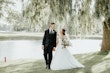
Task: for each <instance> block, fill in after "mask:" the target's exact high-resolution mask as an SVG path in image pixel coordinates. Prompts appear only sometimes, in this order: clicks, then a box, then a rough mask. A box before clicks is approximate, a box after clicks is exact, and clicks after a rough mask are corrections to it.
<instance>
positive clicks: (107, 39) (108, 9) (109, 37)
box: [96, 0, 110, 51]
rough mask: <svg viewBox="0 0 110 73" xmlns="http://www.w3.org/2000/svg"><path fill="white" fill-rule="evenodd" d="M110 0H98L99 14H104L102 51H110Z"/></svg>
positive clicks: (97, 8) (97, 9) (97, 10)
mask: <svg viewBox="0 0 110 73" xmlns="http://www.w3.org/2000/svg"><path fill="white" fill-rule="evenodd" d="M109 5H110V0H97V1H96V13H97V16H104V18H105V20H104V22H103V39H102V45H101V51H110V6H109Z"/></svg>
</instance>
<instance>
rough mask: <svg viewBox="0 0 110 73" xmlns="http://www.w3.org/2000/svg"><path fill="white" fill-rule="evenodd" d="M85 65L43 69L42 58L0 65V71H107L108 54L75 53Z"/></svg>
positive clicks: (62, 72)
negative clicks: (56, 69) (55, 69)
mask: <svg viewBox="0 0 110 73" xmlns="http://www.w3.org/2000/svg"><path fill="white" fill-rule="evenodd" d="M75 57H76V58H77V59H78V60H79V61H80V62H81V63H82V64H83V65H85V68H76V69H69V70H58V71H53V70H48V69H45V63H44V60H32V61H27V60H23V61H20V63H16V62H14V61H13V62H11V63H10V64H7V65H6V63H4V64H1V65H0V73H109V72H110V64H109V63H110V55H109V54H108V55H98V54H97V53H90V54H83V55H75Z"/></svg>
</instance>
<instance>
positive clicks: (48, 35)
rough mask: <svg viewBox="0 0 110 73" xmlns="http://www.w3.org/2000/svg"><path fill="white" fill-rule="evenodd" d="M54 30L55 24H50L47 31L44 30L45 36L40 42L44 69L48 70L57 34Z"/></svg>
mask: <svg viewBox="0 0 110 73" xmlns="http://www.w3.org/2000/svg"><path fill="white" fill-rule="evenodd" d="M54 29H55V23H51V24H50V27H49V29H47V30H45V34H44V37H43V41H42V49H43V50H44V58H45V62H46V68H48V69H50V64H51V61H52V51H55V47H56V36H57V32H56V31H55V30H54Z"/></svg>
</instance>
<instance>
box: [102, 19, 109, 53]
mask: <svg viewBox="0 0 110 73" xmlns="http://www.w3.org/2000/svg"><path fill="white" fill-rule="evenodd" d="M107 25H108V27H110V26H109V25H110V18H109V19H108V24H106V23H105V22H104V25H103V39H102V46H101V51H110V30H109V29H108V27H107Z"/></svg>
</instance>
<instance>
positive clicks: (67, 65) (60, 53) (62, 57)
mask: <svg viewBox="0 0 110 73" xmlns="http://www.w3.org/2000/svg"><path fill="white" fill-rule="evenodd" d="M62 40H66V42H68V41H69V42H68V43H70V40H69V39H67V37H66V36H65V37H64V38H59V43H58V46H57V50H56V52H55V55H54V57H53V59H52V62H51V69H52V70H63V69H72V68H82V67H84V66H83V65H82V64H81V63H80V62H78V61H77V60H76V59H75V57H74V56H73V55H71V53H70V52H69V50H68V49H69V48H68V47H66V48H64V46H63V45H62V43H64V42H63V41H62Z"/></svg>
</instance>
